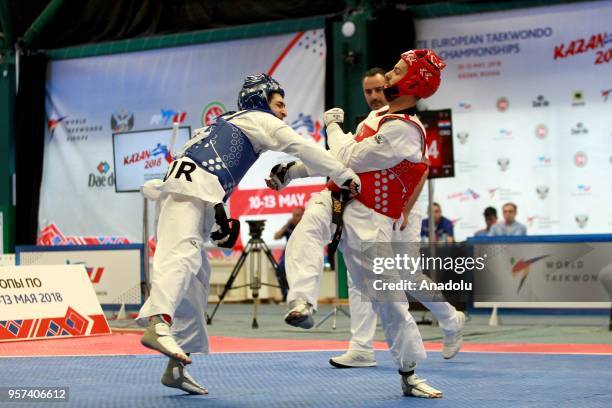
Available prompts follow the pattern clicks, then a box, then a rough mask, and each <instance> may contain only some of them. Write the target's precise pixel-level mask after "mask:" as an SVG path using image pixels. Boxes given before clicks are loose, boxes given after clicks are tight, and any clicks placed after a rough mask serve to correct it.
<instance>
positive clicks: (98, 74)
mask: <svg viewBox="0 0 612 408" xmlns="http://www.w3.org/2000/svg"><path fill="white" fill-rule="evenodd" d="M325 55H326V44H325V36H324V31H323V29H317V30H309V31H303V32H296V33H291V34H285V35H277V36H270V37H261V38H255V39H245V40H235V41H227V42H219V43H208V44H201V45H192V46H184V47H177V48H169V49H159V50H151V51H142V52H133V53H128V54H115V55H108V56H100V57H90V58H77V59H70V60H60V61H52V62H51V63H50V64H49V69H48V74H47V87H46V89H47V103H46V110H47V116H48V120H47V133H46V137H45V157H44V165H43V179H42V185H41V195H40V207H39V227H40V231H39V244H41V245H66V244H75V245H83V244H88V245H100V244H119V243H129V242H140V241H141V240H142V238H141V237H142V211H143V209H142V207H143V202H142V197H141V196H140V194H139V193H137V192H134V193H121V194H118V193H116V192H115V178H116V172H117V169H115V168H114V165H113V143H112V134H113V133H118V132H128V131H129V132H136V131H138V132H141V131H147V130H152V129H164V128H170V127H171V126H172V124H173V123H175V122H176V123H180V126H181V127H187V126H188V127H190V128H191V132H192V133H193V131H194V130H195V129H197V128H200V127H202V126H206V125H209V124H210V123H211V122H212V121H213V120H214V118H215V117H216V116H218V115H220V114H222V113H224V112H227V111H232V110H236V109H237V106H236V101H237V98H238V93H239V91H240V88H241V86H242V82H243V80H244V78H245V77H246V76H247V75H249V74H254V73H261V72H264V73H268V74H270V75H271V76H272V77H274V78H275V79H276V80H278V81H279V82H280V84H281V85H282V87H283V88H284V90H285V93H286V96H285V101H286V103H287V110H288V117H287V118H286V119H285V122H286V123H287V124H289V125H290V126H291V127H292V128H293V129H294V130H295V131H296V132H297V133H298V134H300V135H301V136H302V137H304V138H306V139H310V140H313V141H315V142H316V143H319V144H321V145H322V146H323V145H324V140H323V137H322V133H321V132H322V127H323V125H322V122H321V117H322V115H323V111H324V97H325V88H324V83H325ZM163 147H164V146H160V147H159V149H157V150H156V148H157V146H156V144H152V145H151V146H150V147H145V149H144V150H143V149H137V151H132V152H130V151H125V152H123V153H122V156H121V157H128V159H127V162H128V163H126V166H128V167H129V166H139V165H143V163H142V162H147V163H148V164H147V163H145V164H144V165H145V166H147V165H148V166H149V167H150V169H148V170H150V171H151V173H160V174H161V173H163V171H156V170H157V167H160V168H162V167H163V168H164V169H165V167H166V166H167V163H166V160H164V159H161V160H157V159H158V158H159V157H161V155H159V156H156V153H159V152H163V151H164V149H163ZM166 147H167V146H166ZM179 147H180V146H179ZM153 157H155V160H152V158H153ZM294 159H295V158H293V157H290V156H287V155H284V154H280V153H272V152H268V153H264V154H262V156H261V157H260V159H259V160H258V162H257V163H256V164H255V166H254V167H253V168H252V169H251V171H249V172H248V173H247V174H246V176H245V177H244V179H243V180H242V183H241V184H240V185H239V187H238V192H242V194H243V195H246V196H247V202H251V201H249V197H260V196H262V195H267V194H269V193H270V190H269V189H268V188H267V187H266V185H265V181H264V179H265V178H266V177H267V176H268V174H269V172H270V169H271V168H272V166H274V165H275V164H276V163H278V162H280V161H289V160H294ZM122 163H125V162H122ZM324 181H325V180H324V179H323V178H313V179H305V180H300V181H299V183H298V182H296V183H294V184H292V187H293V186H294V187H295V188H296V189H297V190H296V191H297V193H298V194H304V193H305V194H307V197H306V198H309V197H310V191H311V188H312V186H318V187H317V188H319V189H322V188H323V184H324ZM66 197H73V198H78V199H74V200H66ZM292 203H294V204H291V205H283V206H278V207H277V208H276V209H275V211H274V212H273V213H272V214H269V216H268V217H267V218H268V222H267V225H266V229H265V233H266V234H268V233H269V232H270V231H271V232H272V234H273V232H274V231H275V230H277V229H279V228H280V227H281V226H282V225H284V223H285V222H286V221H287V220H288V219H289V217H290V213H291V211H292V210H293V209H294V208H295V207H296V206H301V205H303V204H305V201H297V200H296V201H292ZM232 205H235V201H232V202H230V213H231V215H232V216H234V217H235V216H236V211H234V210H233V209H232V208H231V207H232ZM260 209H261V211H262V212H261V213H263V211H264V209H263V207H260ZM249 211H254V212H251V214H254V215H256V214H257V209H256V207H251V208H250V210H249ZM149 230H150V231H153V230H154V229H153V225H152V223H151V225H150V226H149ZM247 230H248V228H244V229H243V232H242V240H243V242H246V240H248V235H247V234H248V231H247ZM270 243H272V244H273V242H270ZM282 243H283V241H277V244H282ZM271 246H273V245H271Z"/></svg>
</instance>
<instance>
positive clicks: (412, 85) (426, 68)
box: [397, 49, 446, 98]
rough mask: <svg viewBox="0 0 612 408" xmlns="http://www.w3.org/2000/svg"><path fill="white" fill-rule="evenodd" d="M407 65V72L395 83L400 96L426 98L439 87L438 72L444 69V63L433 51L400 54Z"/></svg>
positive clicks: (414, 51) (412, 51)
mask: <svg viewBox="0 0 612 408" xmlns="http://www.w3.org/2000/svg"><path fill="white" fill-rule="evenodd" d="M402 60H404V62H405V63H406V64H408V72H406V75H404V77H403V78H402V79H400V80H399V82H398V83H397V88H398V91H399V94H400V95H414V96H418V97H421V98H428V97H430V96H431V95H433V94H434V93H435V92H436V91H437V90H438V87H439V86H440V71H442V70H443V69H444V67H446V64H445V63H444V61H442V60H441V59H440V57H438V56H437V55H436V53H435V52H433V50H430V49H423V50H410V51H406V52H405V53H403V54H402Z"/></svg>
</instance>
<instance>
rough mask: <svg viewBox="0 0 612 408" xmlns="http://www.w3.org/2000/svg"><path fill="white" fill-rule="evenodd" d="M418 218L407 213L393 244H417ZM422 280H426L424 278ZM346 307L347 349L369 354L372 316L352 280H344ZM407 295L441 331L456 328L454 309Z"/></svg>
mask: <svg viewBox="0 0 612 408" xmlns="http://www.w3.org/2000/svg"><path fill="white" fill-rule="evenodd" d="M422 218H423V217H422V216H421V214H420V213H419V212H417V211H412V212H410V214H409V216H408V224H407V225H406V228H404V230H403V231H400V230H399V227H398V228H396V229H395V230H394V231H393V241H394V242H405V243H408V244H415V243H418V242H419V241H420V239H421V221H422ZM422 279H426V280H430V279H429V278H427V277H423V278H422ZM348 293H349V306H350V309H351V341H350V342H349V350H361V351H371V350H372V349H373V347H372V341H373V339H374V335H375V334H376V320H377V319H376V313H375V312H374V309H373V308H372V304H371V303H369V302H363V301H362V300H361V299H362V294H361V292H360V291H359V289H358V288H356V287H355V284H354V283H353V280H352V279H351V278H350V276H349V277H348ZM410 295H411V296H413V297H414V298H415V299H417V300H419V301H420V302H421V303H422V304H423V306H425V307H426V308H427V309H429V311H431V313H432V314H433V315H434V316H435V318H436V319H437V320H438V323H439V324H440V327H441V328H442V330H447V331H456V330H457V329H458V326H457V323H458V322H457V319H456V318H455V316H456V309H455V307H454V306H453V305H451V304H450V303H448V302H431V301H427V300H428V299H427V298H426V297H425V296H421V295H423V292H421V291H412V292H410Z"/></svg>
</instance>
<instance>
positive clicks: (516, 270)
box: [510, 255, 550, 294]
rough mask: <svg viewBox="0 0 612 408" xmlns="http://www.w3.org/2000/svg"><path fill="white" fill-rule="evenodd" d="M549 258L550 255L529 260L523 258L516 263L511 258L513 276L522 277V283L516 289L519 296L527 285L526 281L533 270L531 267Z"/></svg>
mask: <svg viewBox="0 0 612 408" xmlns="http://www.w3.org/2000/svg"><path fill="white" fill-rule="evenodd" d="M549 256H550V255H542V256H536V257H535V258H531V259H527V260H524V259H522V258H521V259H519V260H518V261H516V260H515V259H514V257H512V258H510V264H511V265H512V276H517V275H520V276H521V281H520V283H519V285H518V289H516V293H517V294H518V293H519V292H520V291H521V289H522V288H523V284H524V283H525V280H526V279H527V276H529V270H530V268H531V265H533V264H534V263H536V262H537V261H539V260H541V259H544V258H547V257H549Z"/></svg>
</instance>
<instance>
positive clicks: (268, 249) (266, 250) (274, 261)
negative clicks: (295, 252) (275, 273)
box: [261, 241, 278, 270]
mask: <svg viewBox="0 0 612 408" xmlns="http://www.w3.org/2000/svg"><path fill="white" fill-rule="evenodd" d="M261 246H262V248H263V251H264V254H266V256H267V257H268V260H269V261H270V263H271V264H272V266H273V267H274V269H275V270H276V269H278V263H277V262H276V259H274V256H273V255H272V251H270V248H268V246H267V245H266V243H265V242H264V241H261Z"/></svg>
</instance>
